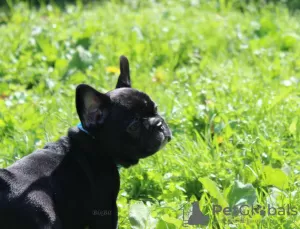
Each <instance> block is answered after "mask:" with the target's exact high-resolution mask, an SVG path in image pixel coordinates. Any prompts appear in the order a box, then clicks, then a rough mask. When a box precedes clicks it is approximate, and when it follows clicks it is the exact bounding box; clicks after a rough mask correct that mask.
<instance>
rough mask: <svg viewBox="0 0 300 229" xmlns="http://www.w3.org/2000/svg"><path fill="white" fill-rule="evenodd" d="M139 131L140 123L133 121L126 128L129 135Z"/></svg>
mask: <svg viewBox="0 0 300 229" xmlns="http://www.w3.org/2000/svg"><path fill="white" fill-rule="evenodd" d="M139 129H140V122H139V121H134V122H132V123H131V124H130V125H129V126H128V127H127V131H128V132H129V133H132V132H136V131H138V130H139Z"/></svg>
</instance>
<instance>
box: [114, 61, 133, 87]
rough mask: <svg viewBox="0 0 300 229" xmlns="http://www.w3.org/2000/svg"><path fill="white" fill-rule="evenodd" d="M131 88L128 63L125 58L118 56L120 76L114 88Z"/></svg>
mask: <svg viewBox="0 0 300 229" xmlns="http://www.w3.org/2000/svg"><path fill="white" fill-rule="evenodd" d="M120 87H131V81H130V69H129V62H128V59H127V58H126V57H125V56H120V76H119V79H118V83H117V85H116V88H120Z"/></svg>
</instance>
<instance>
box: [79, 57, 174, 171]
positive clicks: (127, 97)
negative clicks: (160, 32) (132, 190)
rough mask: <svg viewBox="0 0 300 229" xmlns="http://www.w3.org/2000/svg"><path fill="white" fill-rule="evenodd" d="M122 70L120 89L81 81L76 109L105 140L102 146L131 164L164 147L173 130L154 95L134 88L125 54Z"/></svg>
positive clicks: (86, 124)
mask: <svg viewBox="0 0 300 229" xmlns="http://www.w3.org/2000/svg"><path fill="white" fill-rule="evenodd" d="M120 72H121V73H120V76H119V79H118V83H117V85H116V89H114V90H112V91H109V92H107V93H105V94H104V93H100V92H98V91H97V90H95V89H94V88H92V87H90V86H88V85H86V84H81V85H79V86H78V87H77V89H76V109H77V113H78V115H79V118H80V120H81V123H82V126H83V127H84V129H86V130H87V131H88V132H89V133H90V134H91V135H92V136H93V137H94V140H95V141H96V142H97V141H98V142H101V148H102V149H103V147H104V149H105V151H106V152H109V153H110V154H111V156H112V157H114V159H115V160H116V162H117V163H118V164H120V165H122V166H124V167H129V166H131V165H134V164H137V163H138V161H139V159H141V158H145V157H147V156H150V155H152V154H154V153H156V152H157V151H158V150H160V149H161V148H162V147H163V146H164V145H165V144H166V143H167V142H169V141H170V140H171V136H172V134H171V131H170V129H169V127H168V125H167V124H166V122H165V121H164V119H163V118H162V117H161V116H160V115H159V114H158V111H157V106H156V104H155V103H154V102H153V101H152V100H151V99H150V97H149V96H148V95H147V94H145V93H143V92H140V91H138V90H136V89H133V88H131V81H130V74H129V73H130V71H129V63H128V60H127V58H126V57H125V56H121V57H120ZM99 147H100V146H99Z"/></svg>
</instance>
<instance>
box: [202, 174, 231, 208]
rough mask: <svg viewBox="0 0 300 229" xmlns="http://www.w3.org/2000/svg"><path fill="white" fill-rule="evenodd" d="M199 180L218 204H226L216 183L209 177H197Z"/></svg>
mask: <svg viewBox="0 0 300 229" xmlns="http://www.w3.org/2000/svg"><path fill="white" fill-rule="evenodd" d="M199 181H200V182H201V183H202V185H203V187H204V188H205V189H206V190H207V191H208V193H209V194H210V195H211V196H213V197H214V198H216V199H217V200H218V204H220V205H222V206H226V205H227V203H226V200H225V198H224V196H223V194H222V193H221V191H220V190H219V188H218V187H217V184H216V183H215V182H214V181H212V180H211V179H209V178H208V177H203V178H199Z"/></svg>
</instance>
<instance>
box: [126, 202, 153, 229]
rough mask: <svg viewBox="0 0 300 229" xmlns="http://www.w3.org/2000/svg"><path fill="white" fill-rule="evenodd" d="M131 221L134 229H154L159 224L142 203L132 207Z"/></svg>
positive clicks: (130, 212)
mask: <svg viewBox="0 0 300 229" xmlns="http://www.w3.org/2000/svg"><path fill="white" fill-rule="evenodd" d="M129 221H130V224H131V228H132V229H154V228H155V225H156V223H157V221H156V220H155V219H154V218H152V217H151V215H150V211H149V209H148V208H147V207H146V206H145V205H144V204H143V203H142V202H139V203H135V204H133V205H132V206H131V207H130V211H129Z"/></svg>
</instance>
